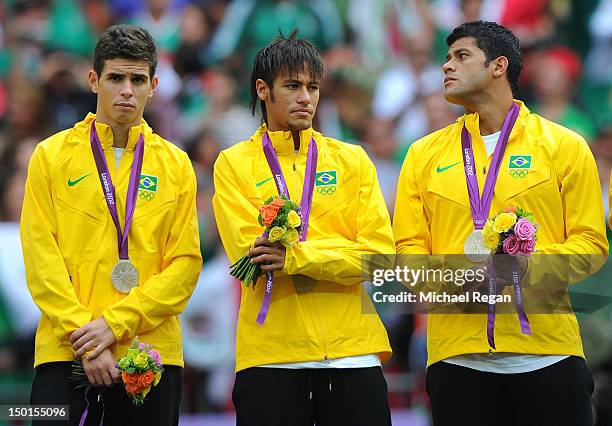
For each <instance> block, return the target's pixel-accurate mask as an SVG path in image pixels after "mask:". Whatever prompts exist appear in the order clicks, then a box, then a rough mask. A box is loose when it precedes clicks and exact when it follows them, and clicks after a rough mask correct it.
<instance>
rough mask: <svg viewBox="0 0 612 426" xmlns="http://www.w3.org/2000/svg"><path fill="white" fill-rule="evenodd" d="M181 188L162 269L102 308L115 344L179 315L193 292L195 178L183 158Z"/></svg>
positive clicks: (197, 266) (198, 264) (197, 264)
mask: <svg viewBox="0 0 612 426" xmlns="http://www.w3.org/2000/svg"><path fill="white" fill-rule="evenodd" d="M182 166H183V176H184V179H183V181H184V182H183V185H182V191H181V193H180V195H179V199H178V204H177V211H176V214H175V217H174V222H173V225H172V228H171V229H170V233H169V235H168V236H167V239H166V242H165V246H164V247H160V250H163V251H164V260H163V262H164V264H163V265H164V266H163V269H162V271H161V272H160V273H159V274H156V275H153V276H152V277H150V278H149V279H148V280H147V281H146V282H145V283H144V284H143V285H142V286H138V287H136V288H134V289H132V290H131V291H130V294H129V295H128V296H127V297H125V298H123V299H122V300H120V301H119V302H117V303H115V304H114V305H111V306H109V307H107V308H106V309H104V311H103V315H104V319H105V320H106V322H107V323H108V324H109V326H110V328H111V330H112V331H113V333H114V334H115V337H116V338H117V340H118V341H123V340H126V339H132V338H134V337H135V336H136V335H137V334H139V333H142V332H145V331H148V330H152V329H154V328H156V327H157V326H159V325H160V324H161V323H162V322H163V321H165V320H166V319H168V318H169V317H172V316H175V315H179V314H180V313H181V312H183V310H184V309H185V306H186V305H187V301H188V300H189V298H190V297H191V294H192V293H193V290H194V289H195V286H196V283H197V280H198V276H199V274H200V271H201V268H202V255H201V254H200V236H199V232H198V215H197V212H196V204H195V200H196V178H195V173H194V171H193V167H192V166H191V163H190V161H189V159H188V158H187V156H186V155H184V161H183V165H182Z"/></svg>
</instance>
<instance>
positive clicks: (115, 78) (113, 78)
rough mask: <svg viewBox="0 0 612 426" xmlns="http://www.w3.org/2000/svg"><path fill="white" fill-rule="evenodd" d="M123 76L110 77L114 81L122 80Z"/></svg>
mask: <svg viewBox="0 0 612 426" xmlns="http://www.w3.org/2000/svg"><path fill="white" fill-rule="evenodd" d="M121 78H122V77H121V76H120V75H111V77H110V79H111V80H113V81H120V80H121Z"/></svg>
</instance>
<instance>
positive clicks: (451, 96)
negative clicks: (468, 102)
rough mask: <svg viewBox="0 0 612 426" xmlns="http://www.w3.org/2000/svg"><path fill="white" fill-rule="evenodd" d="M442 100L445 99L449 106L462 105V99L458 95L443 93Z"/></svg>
mask: <svg viewBox="0 0 612 426" xmlns="http://www.w3.org/2000/svg"><path fill="white" fill-rule="evenodd" d="M444 99H446V100H447V102H450V103H451V104H455V105H463V97H462V96H461V94H460V93H452V92H446V91H445V92H444Z"/></svg>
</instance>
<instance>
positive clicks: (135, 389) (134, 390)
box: [125, 383, 142, 394]
mask: <svg viewBox="0 0 612 426" xmlns="http://www.w3.org/2000/svg"><path fill="white" fill-rule="evenodd" d="M125 390H126V391H127V393H131V394H139V393H140V392H142V388H141V387H140V386H138V385H137V384H133V383H129V384H127V385H125Z"/></svg>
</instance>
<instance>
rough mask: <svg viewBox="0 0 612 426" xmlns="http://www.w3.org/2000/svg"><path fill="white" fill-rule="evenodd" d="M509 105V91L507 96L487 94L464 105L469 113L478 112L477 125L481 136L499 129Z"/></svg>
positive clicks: (510, 100) (510, 101)
mask: <svg viewBox="0 0 612 426" xmlns="http://www.w3.org/2000/svg"><path fill="white" fill-rule="evenodd" d="M511 106H512V94H511V93H510V94H509V95H507V96H499V97H498V96H487V97H485V98H484V99H482V100H478V101H475V102H471V103H469V104H465V105H464V107H465V109H466V110H467V111H468V112H469V113H475V112H477V113H478V118H479V121H478V127H479V128H480V134H481V135H483V136H486V135H491V134H493V133H497V132H499V131H500V130H501V128H502V126H503V124H504V120H505V119H506V114H508V110H509V109H510V107H511Z"/></svg>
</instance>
